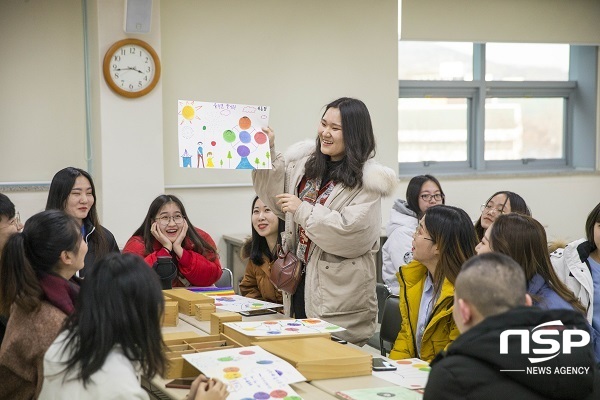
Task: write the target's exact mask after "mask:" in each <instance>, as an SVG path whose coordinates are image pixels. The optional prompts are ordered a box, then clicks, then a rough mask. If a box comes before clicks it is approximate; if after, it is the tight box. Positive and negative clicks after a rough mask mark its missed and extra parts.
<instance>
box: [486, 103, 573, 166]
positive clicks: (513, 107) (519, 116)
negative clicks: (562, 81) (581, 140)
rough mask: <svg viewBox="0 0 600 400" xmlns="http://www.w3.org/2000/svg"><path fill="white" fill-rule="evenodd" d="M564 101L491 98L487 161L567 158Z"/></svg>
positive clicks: (487, 126)
mask: <svg viewBox="0 0 600 400" xmlns="http://www.w3.org/2000/svg"><path fill="white" fill-rule="evenodd" d="M563 109H564V100H563V99H562V98H488V99H486V102H485V159H486V160H520V159H525V158H534V159H548V158H561V157H562V156H563V150H564V149H563V122H564V115H563V113H564V111H563Z"/></svg>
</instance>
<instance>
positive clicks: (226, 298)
mask: <svg viewBox="0 0 600 400" xmlns="http://www.w3.org/2000/svg"><path fill="white" fill-rule="evenodd" d="M215 300H218V301H229V302H233V301H235V299H232V298H231V297H217V298H216V299H215Z"/></svg>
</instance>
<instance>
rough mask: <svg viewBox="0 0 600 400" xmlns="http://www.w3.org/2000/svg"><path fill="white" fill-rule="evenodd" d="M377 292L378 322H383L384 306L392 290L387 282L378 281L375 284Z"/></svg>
mask: <svg viewBox="0 0 600 400" xmlns="http://www.w3.org/2000/svg"><path fill="white" fill-rule="evenodd" d="M375 292H376V293H377V308H378V310H377V322H379V323H381V318H382V317H383V307H384V305H385V299H387V297H388V296H389V295H390V290H389V289H388V287H387V285H386V284H385V283H380V282H377V286H375Z"/></svg>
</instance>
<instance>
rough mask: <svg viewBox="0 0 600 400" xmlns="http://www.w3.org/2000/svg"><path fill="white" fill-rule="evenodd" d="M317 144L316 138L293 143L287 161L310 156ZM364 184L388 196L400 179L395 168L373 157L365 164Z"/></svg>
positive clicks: (369, 188) (286, 152)
mask: <svg viewBox="0 0 600 400" xmlns="http://www.w3.org/2000/svg"><path fill="white" fill-rule="evenodd" d="M315 146H316V144H315V141H314V140H303V141H302V142H298V143H295V144H293V145H291V146H290V147H289V148H288V149H287V150H286V151H285V153H284V158H285V161H286V163H288V162H294V161H298V160H300V159H301V158H304V157H308V156H310V155H311V154H312V153H313V152H314V150H315ZM362 185H363V187H364V188H365V189H366V190H368V191H371V192H377V193H379V194H380V195H381V196H384V197H386V196H391V195H392V194H393V193H394V191H395V190H396V186H397V185H398V180H397V179H396V173H395V172H394V170H393V169H391V168H389V167H386V166H384V165H381V164H379V163H378V162H377V161H375V160H373V159H372V158H371V159H369V160H367V162H366V163H365V165H364V166H363V177H362Z"/></svg>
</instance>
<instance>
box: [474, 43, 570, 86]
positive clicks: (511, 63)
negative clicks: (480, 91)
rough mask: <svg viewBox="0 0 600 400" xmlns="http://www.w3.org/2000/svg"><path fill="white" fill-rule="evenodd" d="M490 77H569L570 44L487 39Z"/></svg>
mask: <svg viewBox="0 0 600 400" xmlns="http://www.w3.org/2000/svg"><path fill="white" fill-rule="evenodd" d="M485 58H486V74H485V80H486V81H526V80H528V81H566V80H568V79H569V45H568V44H525V43H487V44H486V51H485Z"/></svg>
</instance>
